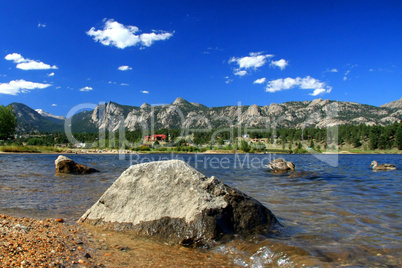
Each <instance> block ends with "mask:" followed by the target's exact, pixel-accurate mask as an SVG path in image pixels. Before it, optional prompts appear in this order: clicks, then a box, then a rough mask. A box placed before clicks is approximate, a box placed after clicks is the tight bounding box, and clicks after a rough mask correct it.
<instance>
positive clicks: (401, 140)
mask: <svg viewBox="0 0 402 268" xmlns="http://www.w3.org/2000/svg"><path fill="white" fill-rule="evenodd" d="M395 138H396V147H398V150H402V125H401V126H399V128H398V129H397V131H396V135H395Z"/></svg>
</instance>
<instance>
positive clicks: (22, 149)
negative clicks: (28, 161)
mask: <svg viewBox="0 0 402 268" xmlns="http://www.w3.org/2000/svg"><path fill="white" fill-rule="evenodd" d="M0 151H1V152H4V153H60V152H63V150H61V149H59V148H55V147H48V146H22V145H18V146H12V145H10V146H1V147H0Z"/></svg>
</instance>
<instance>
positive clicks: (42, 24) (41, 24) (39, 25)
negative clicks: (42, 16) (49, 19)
mask: <svg viewBox="0 0 402 268" xmlns="http://www.w3.org/2000/svg"><path fill="white" fill-rule="evenodd" d="M40 27H42V28H45V27H46V24H44V23H38V28H40Z"/></svg>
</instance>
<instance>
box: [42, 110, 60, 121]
mask: <svg viewBox="0 0 402 268" xmlns="http://www.w3.org/2000/svg"><path fill="white" fill-rule="evenodd" d="M35 111H36V112H37V113H38V114H40V115H41V116H44V117H51V118H56V119H60V120H64V119H66V118H65V117H64V116H61V115H54V114H51V113H48V112H46V111H44V110H42V109H35Z"/></svg>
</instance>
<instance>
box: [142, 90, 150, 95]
mask: <svg viewBox="0 0 402 268" xmlns="http://www.w3.org/2000/svg"><path fill="white" fill-rule="evenodd" d="M140 92H141V93H143V94H149V91H148V90H141V91H140Z"/></svg>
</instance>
